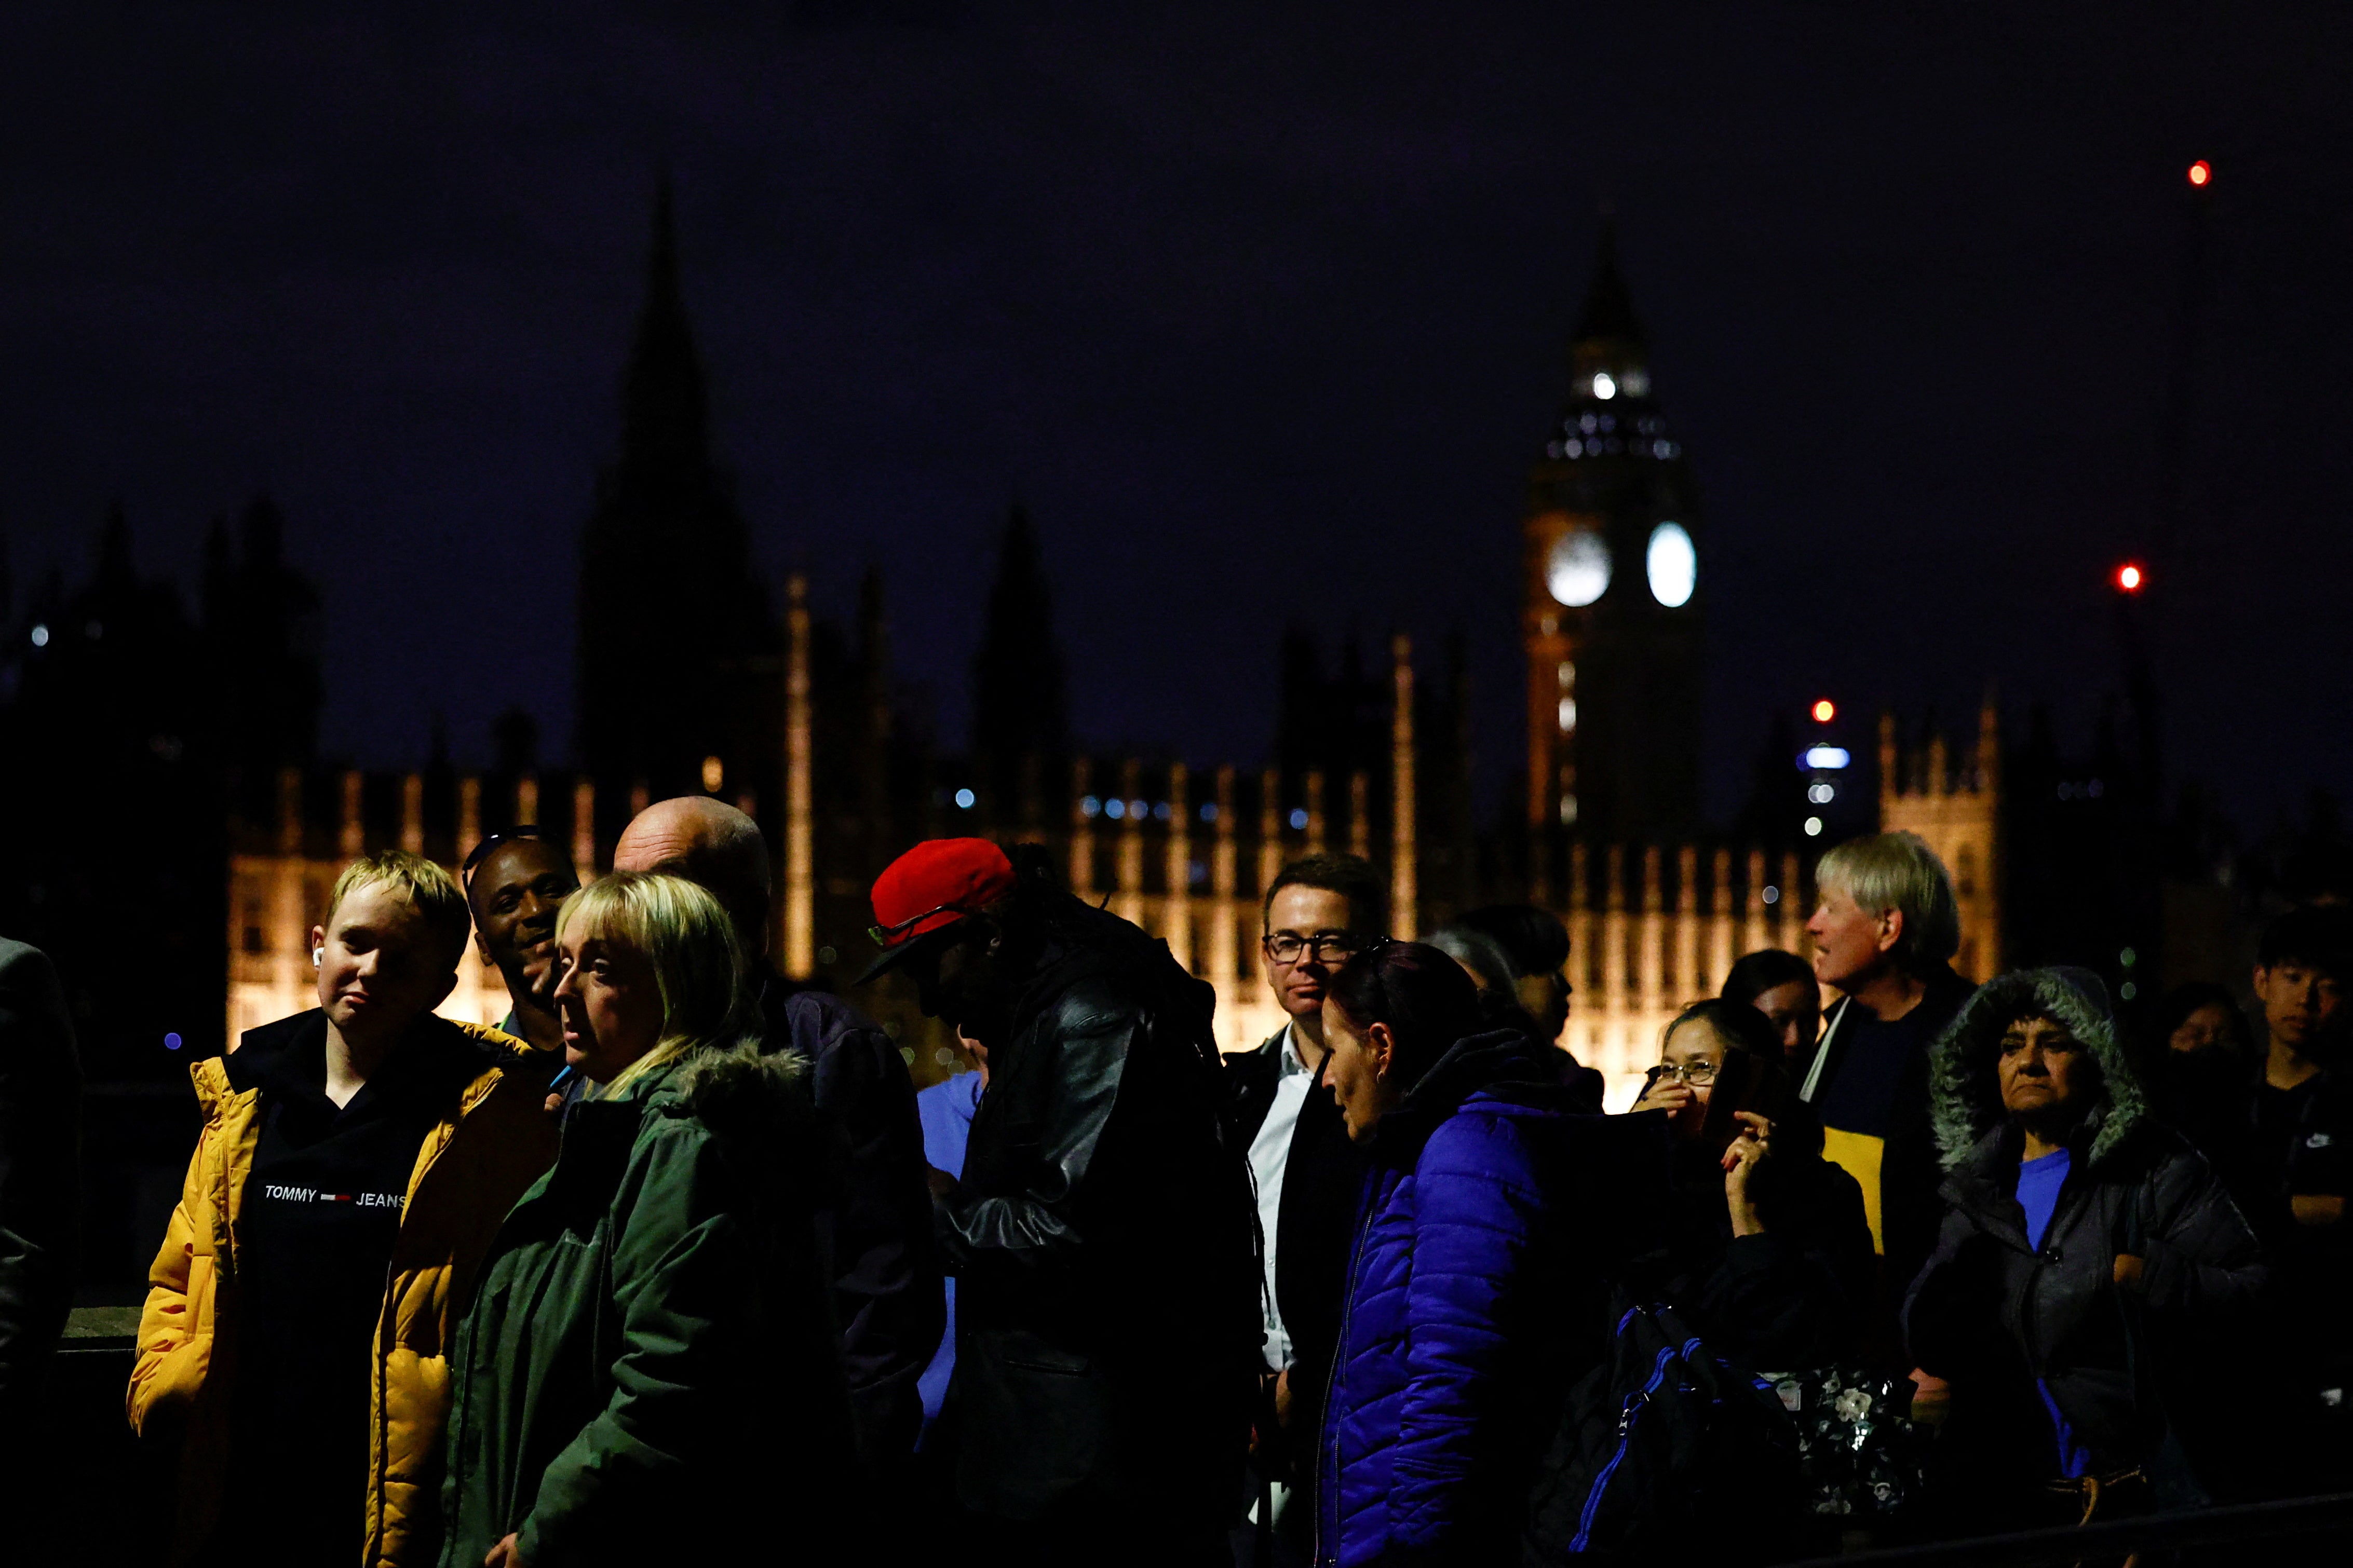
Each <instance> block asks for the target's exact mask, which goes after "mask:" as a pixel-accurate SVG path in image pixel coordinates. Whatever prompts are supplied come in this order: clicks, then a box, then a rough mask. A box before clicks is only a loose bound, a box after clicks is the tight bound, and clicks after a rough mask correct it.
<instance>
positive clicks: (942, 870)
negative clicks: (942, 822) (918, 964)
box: [866, 838, 1014, 977]
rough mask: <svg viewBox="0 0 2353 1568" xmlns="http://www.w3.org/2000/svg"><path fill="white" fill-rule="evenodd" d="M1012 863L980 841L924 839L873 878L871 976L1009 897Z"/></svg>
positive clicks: (995, 849)
mask: <svg viewBox="0 0 2353 1568" xmlns="http://www.w3.org/2000/svg"><path fill="white" fill-rule="evenodd" d="M1013 881H1014V879H1013V862H1012V861H1011V860H1009V859H1008V858H1006V855H1005V851H1004V850H1002V849H999V848H998V847H997V846H996V845H994V844H991V843H990V842H989V841H988V840H987V839H986V838H927V839H925V840H924V841H923V843H921V844H918V845H916V846H915V847H913V849H910V850H908V851H907V852H906V853H905V854H904V855H902V856H900V857H899V858H897V859H896V860H893V861H892V862H891V864H890V865H888V866H886V867H884V868H882V874H881V876H880V877H877V878H875V879H874V939H875V940H876V941H877V942H881V944H882V954H881V958H879V959H877V960H876V961H875V963H873V964H872V965H871V967H870V968H869V969H868V970H867V972H866V973H867V975H868V976H870V977H871V976H872V975H873V974H875V973H878V972H880V971H881V970H882V969H883V968H885V967H887V966H888V965H889V963H890V962H891V961H892V960H893V959H895V958H897V957H898V956H899V955H900V954H901V953H902V952H905V951H906V950H907V948H908V947H910V946H911V945H913V942H914V941H915V939H916V938H917V937H921V936H929V935H930V934H931V933H932V932H934V931H944V930H946V929H947V928H948V927H950V926H952V925H954V924H955V923H956V921H960V920H962V919H964V917H965V916H966V915H970V914H977V913H979V912H980V911H981V910H984V909H986V908H987V907H988V906H989V905H991V904H994V903H997V902H999V901H1000V900H1005V899H1008V898H1010V897H1011V896H1012V894H1013Z"/></svg>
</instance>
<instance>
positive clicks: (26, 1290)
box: [0, 939, 81, 1430]
mask: <svg viewBox="0 0 2353 1568" xmlns="http://www.w3.org/2000/svg"><path fill="white" fill-rule="evenodd" d="M80 1229H81V1067H80V1064H79V1061H78V1060H77V1059H76V1058H75V1055H74V1031H73V1020H72V1019H71V1017H70V1016H68V1014H67V1012H66V998H65V990H64V988H63V987H62V986H60V985H59V984H58V972H57V970H56V968H55V967H54V966H52V965H51V964H50V963H49V961H48V958H47V955H46V954H44V953H43V952H41V951H40V950H39V949H38V948H32V947H26V945H25V944H24V943H23V942H9V941H7V940H5V939H0V1430H5V1429H6V1428H8V1427H10V1426H13V1425H15V1424H16V1422H17V1421H18V1420H19V1419H20V1418H21V1413H22V1411H23V1409H24V1405H25V1401H26V1399H27V1398H28V1397H29V1394H30V1391H31V1388H32V1385H33V1383H34V1380H35V1379H36V1377H37V1375H38V1373H39V1372H40V1370H41V1367H42V1364H43V1363H44V1362H45V1361H46V1360H47V1357H48V1354H49V1352H50V1351H51V1350H52V1349H54V1348H55V1347H56V1345H57V1341H58V1331H60V1330H62V1329H63V1328H64V1327H65V1320H66V1310H67V1308H68V1307H69V1306H70V1305H71V1304H72V1300H73V1287H74V1267H75V1264H76V1262H77V1261H78V1253H79V1239H80Z"/></svg>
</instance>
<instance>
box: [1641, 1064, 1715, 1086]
mask: <svg viewBox="0 0 2353 1568" xmlns="http://www.w3.org/2000/svg"><path fill="white" fill-rule="evenodd" d="M1669 1078H1671V1079H1677V1080H1679V1081H1681V1082H1683V1083H1687V1084H1689V1085H1691V1087H1692V1088H1694V1089H1705V1088H1706V1087H1707V1086H1708V1085H1709V1084H1712V1083H1714V1082H1715V1063H1714V1062H1711V1061H1695V1062H1685V1063H1683V1066H1681V1067H1679V1068H1676V1067H1669V1066H1668V1065H1667V1064H1666V1063H1664V1062H1661V1063H1660V1064H1659V1065H1658V1066H1657V1067H1654V1068H1651V1078H1650V1081H1651V1082H1652V1083H1657V1082H1658V1081H1659V1080H1660V1079H1669Z"/></svg>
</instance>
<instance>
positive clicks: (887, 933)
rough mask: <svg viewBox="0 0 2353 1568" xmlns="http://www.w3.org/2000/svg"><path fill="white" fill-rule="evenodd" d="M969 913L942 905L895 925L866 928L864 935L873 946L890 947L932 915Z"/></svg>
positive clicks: (960, 907)
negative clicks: (871, 940) (869, 938)
mask: <svg viewBox="0 0 2353 1568" xmlns="http://www.w3.org/2000/svg"><path fill="white" fill-rule="evenodd" d="M970 913H972V911H971V910H968V909H965V907H964V906H963V905H961V904H942V905H941V906H940V907H939V908H938V909H935V910H924V911H923V913H922V914H919V915H911V916H909V917H908V918H907V919H905V920H903V921H900V922H899V923H898V924H896V925H887V926H868V927H867V928H866V934H867V935H868V936H871V937H872V938H873V939H874V945H875V946H877V947H891V946H894V945H896V943H897V942H898V939H899V938H900V937H902V936H903V935H905V934H906V933H907V932H908V931H913V929H914V928H915V927H917V926H919V925H922V924H923V922H924V921H927V920H930V919H931V918H932V917H933V916H934V915H950V914H954V915H968V914H970ZM940 929H941V930H942V931H945V930H947V927H945V926H942V927H941V928H940ZM923 934H924V935H926V936H929V935H930V934H931V933H930V932H929V931H925V932H924V933H923Z"/></svg>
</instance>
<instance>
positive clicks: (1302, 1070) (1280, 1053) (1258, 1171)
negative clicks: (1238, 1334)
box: [1250, 1024, 1315, 1372]
mask: <svg viewBox="0 0 2353 1568" xmlns="http://www.w3.org/2000/svg"><path fill="white" fill-rule="evenodd" d="M1276 1060H1277V1062H1278V1063H1279V1064H1280V1065H1279V1068H1278V1071H1279V1072H1280V1074H1281V1076H1280V1077H1278V1078H1277V1079H1275V1082H1274V1102H1273V1103H1272V1104H1271V1105H1269V1106H1268V1107H1267V1108H1266V1120H1265V1121H1261V1122H1260V1123H1259V1125H1258V1136H1257V1137H1255V1138H1253V1139H1251V1140H1250V1175H1251V1176H1252V1177H1253V1178H1254V1179H1255V1180H1256V1181H1257V1183H1258V1225H1259V1230H1260V1231H1261V1233H1262V1234H1263V1236H1264V1237H1265V1238H1266V1364H1267V1369H1268V1370H1269V1371H1271V1372H1281V1371H1282V1369H1283V1368H1284V1367H1287V1366H1289V1365H1290V1364H1291V1335H1290V1334H1289V1333H1287V1332H1286V1331H1284V1330H1283V1327H1282V1308H1281V1307H1280V1306H1279V1305H1277V1304H1276V1301H1275V1296H1274V1238H1275V1234H1276V1232H1277V1231H1278V1230H1279V1229H1280V1228H1281V1226H1282V1173H1283V1168H1284V1166H1285V1165H1287V1164H1288V1163H1290V1160H1291V1133H1292V1130H1293V1128H1295V1127H1297V1126H1298V1125H1299V1108H1300V1107H1301V1106H1302V1105H1303V1104H1305V1103H1306V1102H1307V1091H1308V1090H1309V1089H1312V1088H1314V1083H1315V1073H1314V1068H1310V1067H1308V1066H1307V1065H1306V1064H1305V1063H1303V1062H1302V1061H1301V1060H1300V1059H1299V1053H1298V1052H1296V1051H1294V1050H1293V1049H1292V1047H1291V1026H1290V1025H1288V1024H1285V1025H1284V1026H1282V1045H1281V1046H1280V1047H1278V1048H1277V1050H1276Z"/></svg>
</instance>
